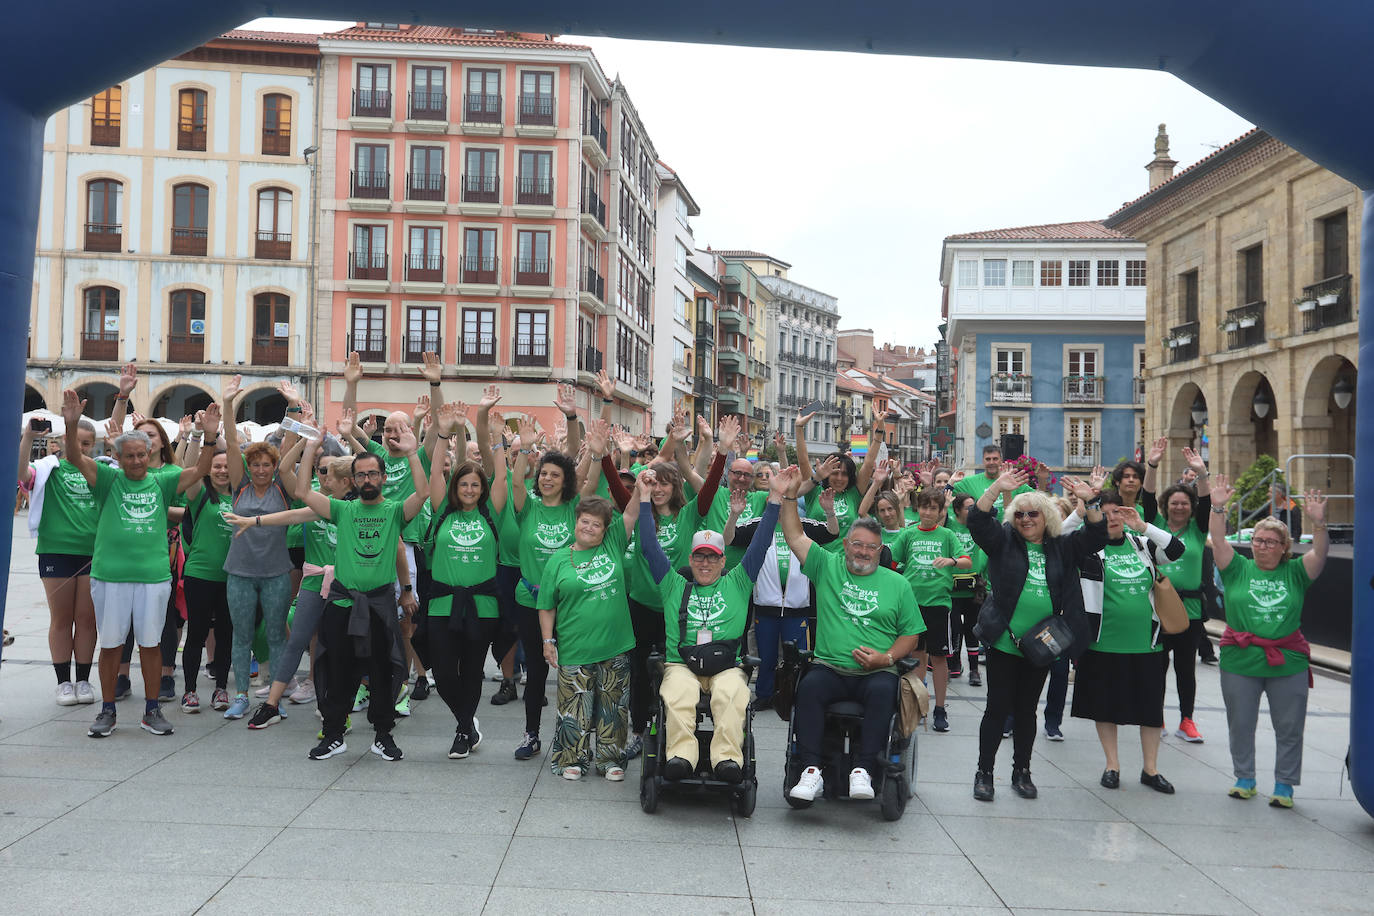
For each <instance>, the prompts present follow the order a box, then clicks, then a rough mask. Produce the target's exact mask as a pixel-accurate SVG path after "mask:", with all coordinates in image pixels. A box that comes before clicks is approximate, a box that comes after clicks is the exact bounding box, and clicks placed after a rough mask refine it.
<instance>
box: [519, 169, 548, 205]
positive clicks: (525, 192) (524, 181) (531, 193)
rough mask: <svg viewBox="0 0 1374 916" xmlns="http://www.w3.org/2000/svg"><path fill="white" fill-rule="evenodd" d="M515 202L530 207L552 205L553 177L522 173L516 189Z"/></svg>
mask: <svg viewBox="0 0 1374 916" xmlns="http://www.w3.org/2000/svg"><path fill="white" fill-rule="evenodd" d="M515 202H516V203H517V204H523V205H525V206H529V207H552V206H553V179H551V178H537V177H532V176H529V175H521V176H520V178H519V181H518V183H517V186H516V190H515Z"/></svg>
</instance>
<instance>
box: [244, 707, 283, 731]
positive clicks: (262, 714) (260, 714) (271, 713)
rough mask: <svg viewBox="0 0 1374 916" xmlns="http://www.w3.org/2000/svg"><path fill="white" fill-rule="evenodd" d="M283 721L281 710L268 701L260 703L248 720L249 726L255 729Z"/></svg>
mask: <svg viewBox="0 0 1374 916" xmlns="http://www.w3.org/2000/svg"><path fill="white" fill-rule="evenodd" d="M280 721H281V712H280V711H278V709H277V707H275V706H272V705H269V704H267V703H259V704H258V708H257V709H255V710H253V718H251V719H249V720H248V727H249V728H251V729H253V730H254V731H256V730H258V729H260V728H267V727H268V726H269V725H276V724H277V723H278V722H280Z"/></svg>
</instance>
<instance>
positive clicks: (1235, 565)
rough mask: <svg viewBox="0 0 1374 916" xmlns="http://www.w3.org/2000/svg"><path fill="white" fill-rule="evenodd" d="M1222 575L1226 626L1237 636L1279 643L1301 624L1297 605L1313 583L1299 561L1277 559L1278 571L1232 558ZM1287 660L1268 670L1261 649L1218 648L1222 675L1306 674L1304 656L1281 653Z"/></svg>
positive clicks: (1243, 559)
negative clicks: (1279, 640)
mask: <svg viewBox="0 0 1374 916" xmlns="http://www.w3.org/2000/svg"><path fill="white" fill-rule="evenodd" d="M1220 572H1221V584H1222V586H1223V587H1224V588H1225V590H1226V623H1227V624H1228V625H1229V626H1230V627H1231V629H1233V630H1236V631H1238V632H1245V633H1254V634H1255V635H1256V636H1259V637H1262V638H1264V639H1282V638H1283V637H1285V636H1287V635H1288V634H1290V633H1292V632H1293V631H1294V630H1297V629H1298V627H1300V626H1301V625H1302V603H1303V598H1304V597H1305V595H1306V594H1307V587H1308V586H1309V585H1311V584H1312V580H1311V579H1309V578H1308V576H1307V568H1306V567H1305V566H1303V565H1302V560H1301V559H1300V558H1289V559H1286V560H1282V561H1281V562H1280V563H1279V566H1278V568H1277V569H1271V570H1267V571H1266V570H1262V569H1260V568H1259V567H1258V566H1256V565H1255V561H1254V560H1252V559H1250V558H1249V557H1243V556H1241V555H1240V554H1239V553H1237V554H1236V555H1235V556H1234V557H1232V558H1231V562H1230V564H1228V565H1227V567H1226V568H1225V569H1222V570H1220ZM1282 651H1283V656H1284V658H1285V659H1286V661H1285V662H1284V663H1283V664H1282V665H1279V666H1276V667H1275V666H1270V664H1269V663H1268V662H1267V661H1265V659H1264V649H1263V648H1262V647H1260V646H1251V647H1249V648H1248V649H1242V648H1241V647H1240V646H1222V647H1221V660H1220V664H1221V670H1222V671H1230V672H1231V673H1232V674H1244V675H1248V676H1249V677H1285V676H1287V675H1289V674H1296V673H1297V672H1299V671H1306V670H1307V667H1308V663H1307V656H1305V655H1302V654H1301V653H1298V652H1290V651H1289V650H1287V649H1284V650H1282Z"/></svg>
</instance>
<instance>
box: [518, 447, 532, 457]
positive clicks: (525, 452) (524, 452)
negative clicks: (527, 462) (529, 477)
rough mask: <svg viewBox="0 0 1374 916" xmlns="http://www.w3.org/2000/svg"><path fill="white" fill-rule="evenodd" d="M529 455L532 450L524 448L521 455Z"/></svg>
mask: <svg viewBox="0 0 1374 916" xmlns="http://www.w3.org/2000/svg"><path fill="white" fill-rule="evenodd" d="M529 453H530V450H529V449H527V448H522V449H521V450H520V454H522V455H528V454H529Z"/></svg>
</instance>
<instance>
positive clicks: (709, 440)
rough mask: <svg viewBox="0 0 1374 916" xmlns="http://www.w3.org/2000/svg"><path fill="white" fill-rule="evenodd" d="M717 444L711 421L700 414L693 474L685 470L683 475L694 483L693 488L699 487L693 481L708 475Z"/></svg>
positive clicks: (724, 444) (693, 454)
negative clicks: (689, 474)
mask: <svg viewBox="0 0 1374 916" xmlns="http://www.w3.org/2000/svg"><path fill="white" fill-rule="evenodd" d="M715 444H716V436H715V432H714V431H713V430H712V429H711V422H710V421H709V420H707V419H706V418H705V417H703V416H698V417H697V448H696V451H695V452H693V453H692V467H691V471H692V476H688V475H687V473H686V471H684V472H683V477H685V478H686V479H687V482H688V483H691V484H692V487H693V489H697V487H698V485H697V484H696V483H693V481H694V480H701V479H702V478H703V477H705V476H706V468H707V467H708V466H709V465H710V464H711V456H712V455H714V454H715V451H714V446H715ZM721 445H722V446H727V445H728V443H724V442H722V443H721ZM684 447H685V446H684ZM698 492H700V490H698Z"/></svg>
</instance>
